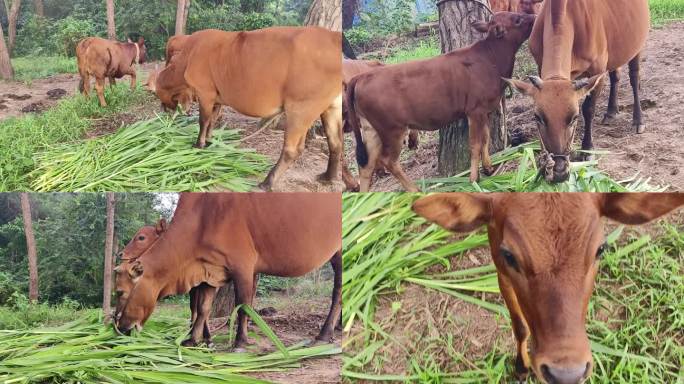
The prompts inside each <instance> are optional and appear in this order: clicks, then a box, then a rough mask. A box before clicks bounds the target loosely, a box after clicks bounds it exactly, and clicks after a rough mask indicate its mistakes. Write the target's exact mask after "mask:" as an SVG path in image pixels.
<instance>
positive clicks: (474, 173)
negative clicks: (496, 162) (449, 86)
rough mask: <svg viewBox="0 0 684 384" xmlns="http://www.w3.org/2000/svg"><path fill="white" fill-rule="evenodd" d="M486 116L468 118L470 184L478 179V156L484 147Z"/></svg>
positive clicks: (479, 115) (476, 115)
mask: <svg viewBox="0 0 684 384" xmlns="http://www.w3.org/2000/svg"><path fill="white" fill-rule="evenodd" d="M486 119H487V115H485V114H473V115H469V116H468V142H469V143H468V144H469V146H470V182H471V183H474V182H476V181H478V180H479V179H480V156H481V155H482V148H483V147H484V138H485V136H484V134H483V133H482V131H483V130H484V129H486V126H487V123H486Z"/></svg>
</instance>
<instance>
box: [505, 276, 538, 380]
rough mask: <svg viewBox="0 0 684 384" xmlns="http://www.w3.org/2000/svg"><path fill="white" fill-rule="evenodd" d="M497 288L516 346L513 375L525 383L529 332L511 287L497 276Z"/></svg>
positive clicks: (528, 369) (529, 363)
mask: <svg viewBox="0 0 684 384" xmlns="http://www.w3.org/2000/svg"><path fill="white" fill-rule="evenodd" d="M499 288H500V290H501V295H502V296H503V298H504V302H505V303H506V307H507V308H508V311H509V313H510V314H511V324H512V325H513V335H514V336H515V340H516V344H517V356H516V359H515V375H516V376H517V378H518V380H520V381H521V382H525V380H526V379H527V375H528V374H529V371H530V365H531V361H530V356H529V352H528V350H527V340H528V338H529V336H530V330H529V328H528V327H527V323H526V322H525V317H524V316H523V314H522V310H521V309H520V304H519V303H518V298H517V297H516V296H515V292H514V291H513V287H512V286H511V285H510V284H509V283H508V282H507V281H506V280H505V279H504V278H502V277H501V276H499Z"/></svg>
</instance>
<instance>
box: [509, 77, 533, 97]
mask: <svg viewBox="0 0 684 384" xmlns="http://www.w3.org/2000/svg"><path fill="white" fill-rule="evenodd" d="M501 80H503V81H505V82H506V83H508V85H510V86H511V88H515V89H517V90H518V92H520V93H522V94H523V95H527V96H532V97H534V96H535V95H536V94H537V92H539V90H540V89H541V84H542V83H541V79H539V82H538V83H535V82H532V83H528V82H526V81H521V80H516V79H507V78H505V77H502V78H501Z"/></svg>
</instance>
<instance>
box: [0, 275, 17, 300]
mask: <svg viewBox="0 0 684 384" xmlns="http://www.w3.org/2000/svg"><path fill="white" fill-rule="evenodd" d="M16 284H17V283H16V282H15V281H14V280H12V277H11V276H10V275H9V274H7V273H3V272H0V305H5V304H7V303H8V302H9V300H10V298H11V297H12V295H14V294H15V293H16V292H17V286H16Z"/></svg>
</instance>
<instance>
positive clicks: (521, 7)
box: [518, 0, 544, 15]
mask: <svg viewBox="0 0 684 384" xmlns="http://www.w3.org/2000/svg"><path fill="white" fill-rule="evenodd" d="M542 1H544V0H520V3H519V4H518V12H520V13H527V14H530V15H535V14H537V4H538V3H541V2H542Z"/></svg>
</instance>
